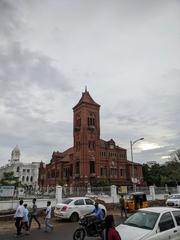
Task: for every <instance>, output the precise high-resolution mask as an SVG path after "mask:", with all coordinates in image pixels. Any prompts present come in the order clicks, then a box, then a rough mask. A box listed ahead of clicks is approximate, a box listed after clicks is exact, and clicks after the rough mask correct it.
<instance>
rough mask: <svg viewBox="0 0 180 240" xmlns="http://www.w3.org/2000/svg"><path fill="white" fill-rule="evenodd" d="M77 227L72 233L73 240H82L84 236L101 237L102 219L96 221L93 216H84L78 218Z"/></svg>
mask: <svg viewBox="0 0 180 240" xmlns="http://www.w3.org/2000/svg"><path fill="white" fill-rule="evenodd" d="M79 225H80V226H81V227H79V228H78V229H76V230H75V232H74V234H73V240H84V239H85V237H97V236H99V237H101V236H102V232H103V230H104V221H97V219H96V217H95V216H91V215H90V216H85V217H83V218H81V219H80V220H79Z"/></svg>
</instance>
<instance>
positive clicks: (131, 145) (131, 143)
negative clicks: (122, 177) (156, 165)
mask: <svg viewBox="0 0 180 240" xmlns="http://www.w3.org/2000/svg"><path fill="white" fill-rule="evenodd" d="M142 140H144V138H139V139H137V140H134V141H132V140H131V141H130V147H131V162H132V182H133V191H134V192H135V191H136V183H135V181H134V159H133V145H134V144H135V143H137V142H139V141H142Z"/></svg>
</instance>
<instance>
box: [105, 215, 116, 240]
mask: <svg viewBox="0 0 180 240" xmlns="http://www.w3.org/2000/svg"><path fill="white" fill-rule="evenodd" d="M102 239H103V240H121V237H120V235H119V233H118V231H117V230H116V229H115V224H114V217H113V215H107V216H106V218H105V229H104V231H103V236H102Z"/></svg>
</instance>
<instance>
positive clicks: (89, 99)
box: [73, 89, 100, 109]
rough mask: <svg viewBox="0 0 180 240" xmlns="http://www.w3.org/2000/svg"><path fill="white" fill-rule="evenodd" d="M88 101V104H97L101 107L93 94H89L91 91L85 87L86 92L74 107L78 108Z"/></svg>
mask: <svg viewBox="0 0 180 240" xmlns="http://www.w3.org/2000/svg"><path fill="white" fill-rule="evenodd" d="M83 103H86V104H91V105H96V106H98V107H100V105H99V104H97V103H96V102H95V101H94V100H93V98H92V97H91V95H90V94H89V92H88V91H87V89H85V92H83V93H82V97H81V99H80V100H79V102H78V103H77V104H76V105H75V106H74V107H73V109H75V108H77V107H78V106H79V105H81V104H83Z"/></svg>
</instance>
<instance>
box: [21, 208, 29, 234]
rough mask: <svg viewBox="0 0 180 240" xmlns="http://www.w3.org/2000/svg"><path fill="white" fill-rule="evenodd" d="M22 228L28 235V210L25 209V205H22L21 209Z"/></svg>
mask: <svg viewBox="0 0 180 240" xmlns="http://www.w3.org/2000/svg"><path fill="white" fill-rule="evenodd" d="M22 228H24V229H25V231H26V234H27V235H28V234H29V210H28V209H27V204H26V203H25V204H24V209H23V219H22Z"/></svg>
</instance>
